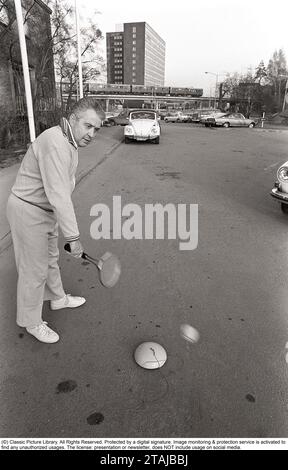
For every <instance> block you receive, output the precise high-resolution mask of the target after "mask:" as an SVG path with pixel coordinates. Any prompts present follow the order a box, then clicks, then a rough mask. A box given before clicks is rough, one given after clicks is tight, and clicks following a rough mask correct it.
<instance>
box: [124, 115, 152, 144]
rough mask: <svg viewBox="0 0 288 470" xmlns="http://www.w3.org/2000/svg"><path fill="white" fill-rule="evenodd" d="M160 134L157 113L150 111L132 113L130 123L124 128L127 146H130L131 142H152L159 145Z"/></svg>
mask: <svg viewBox="0 0 288 470" xmlns="http://www.w3.org/2000/svg"><path fill="white" fill-rule="evenodd" d="M160 132H161V130H160V125H159V119H158V116H157V113H156V111H153V110H150V109H142V110H139V111H132V112H131V113H130V115H129V123H128V125H127V126H125V128H124V137H125V144H129V142H131V140H140V141H141V140H151V141H153V142H154V143H155V144H159V142H160Z"/></svg>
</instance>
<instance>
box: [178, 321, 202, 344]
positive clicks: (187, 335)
mask: <svg viewBox="0 0 288 470" xmlns="http://www.w3.org/2000/svg"><path fill="white" fill-rule="evenodd" d="M180 333H181V336H182V338H183V339H186V341H190V343H197V341H198V340H199V338H200V334H199V332H198V331H197V330H196V328H193V326H191V325H188V324H184V325H181V326H180Z"/></svg>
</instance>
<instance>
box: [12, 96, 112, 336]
mask: <svg viewBox="0 0 288 470" xmlns="http://www.w3.org/2000/svg"><path fill="white" fill-rule="evenodd" d="M103 119H104V113H103V111H102V109H101V108H100V107H99V105H98V104H97V102H95V100H93V99H91V98H83V99H81V100H79V101H78V102H77V103H76V104H75V105H74V107H73V109H72V110H71V113H70V115H69V117H68V119H65V118H62V119H61V122H60V125H59V126H55V127H52V128H50V129H47V130H46V131H44V132H43V133H42V134H41V135H39V136H38V137H37V139H36V140H35V141H34V142H32V144H31V145H30V147H29V149H28V151H27V153H26V155H25V156H24V158H23V161H22V164H21V166H20V168H19V171H18V174H17V177H16V181H15V184H14V186H13V187H12V193H11V195H10V196H9V199H8V204H7V217H8V220H9V223H10V227H11V234H12V239H13V244H14V251H15V259H16V266H17V271H18V284H17V324H18V325H19V326H21V327H24V328H26V330H27V332H28V333H30V334H32V335H33V336H35V337H36V338H37V339H38V340H39V341H42V342H44V343H55V342H57V341H58V340H59V335H58V334H57V333H56V332H55V331H53V330H52V329H51V328H49V327H48V325H47V322H44V321H43V320H42V306H43V301H44V300H50V308H51V309H52V310H58V309H61V308H73V307H79V306H80V305H82V304H84V303H85V301H86V300H85V299H84V298H83V297H73V296H72V295H69V294H65V291H64V289H63V285H62V281H61V276H60V271H59V267H58V258H59V250H58V226H59V227H60V229H61V231H62V233H63V236H64V238H65V242H66V243H69V244H70V249H71V254H72V255H73V256H74V257H76V258H79V257H81V255H82V253H83V247H82V244H81V242H80V234H79V229H78V225H77V220H76V217H75V212H74V207H73V203H72V200H71V193H72V191H73V190H74V187H75V173H76V169H77V165H78V147H85V146H86V145H88V144H89V143H90V142H91V140H92V138H93V136H94V134H95V132H96V131H97V130H99V128H100V127H101V123H102V121H103Z"/></svg>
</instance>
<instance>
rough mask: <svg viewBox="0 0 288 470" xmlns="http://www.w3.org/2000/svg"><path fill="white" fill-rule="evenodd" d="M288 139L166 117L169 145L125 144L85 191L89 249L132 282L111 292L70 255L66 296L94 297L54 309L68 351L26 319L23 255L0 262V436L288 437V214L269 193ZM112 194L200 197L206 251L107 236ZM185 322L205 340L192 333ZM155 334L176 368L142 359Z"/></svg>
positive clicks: (142, 199)
mask: <svg viewBox="0 0 288 470" xmlns="http://www.w3.org/2000/svg"><path fill="white" fill-rule="evenodd" d="M110 131H111V132H113V133H114V134H115V133H116V134H117V135H119V139H121V138H122V132H123V130H122V128H116V129H115V128H111V129H109V132H110ZM106 132H107V131H106ZM287 143H288V132H282V131H274V130H266V131H265V130H264V131H263V130H261V129H209V128H208V129H206V128H205V127H197V126H193V125H189V124H167V125H163V126H162V136H161V142H160V145H153V144H149V143H148V144H147V143H132V144H130V145H125V144H124V143H123V144H121V145H120V146H119V147H118V148H117V149H116V150H115V151H114V152H113V153H111V155H109V157H108V158H107V159H106V160H105V161H103V162H102V163H101V165H99V166H97V167H96V168H95V170H93V171H91V172H90V174H89V175H88V176H87V177H86V178H84V179H83V180H82V181H81V182H80V184H79V185H78V187H77V189H76V191H75V195H74V201H75V207H76V212H77V215H78V221H79V226H80V230H81V234H82V241H83V244H84V245H85V250H86V251H87V252H88V253H89V254H91V255H92V256H93V255H99V254H102V253H103V252H104V251H107V250H109V251H112V252H114V253H116V254H117V255H118V256H119V258H120V260H121V263H122V269H123V271H122V275H121V279H120V281H119V283H118V285H117V286H116V287H114V288H113V289H105V288H104V287H102V286H101V285H100V284H99V281H98V280H97V273H96V269H95V268H94V267H93V266H91V265H88V264H87V263H85V262H84V261H78V260H75V259H73V258H71V257H69V256H68V255H66V254H65V253H63V251H62V254H61V269H62V276H63V281H64V285H65V286H66V290H67V292H68V293H69V292H70V293H73V294H75V295H77V294H79V295H84V296H86V298H87V303H86V304H85V306H84V307H81V308H79V309H78V310H75V311H71V310H70V311H66V310H62V311H58V312H50V311H49V308H48V305H45V307H44V319H45V320H47V321H48V322H49V324H50V326H51V327H54V328H55V330H56V331H57V332H58V333H59V334H60V337H61V339H60V342H59V343H57V344H55V345H44V344H41V343H39V342H37V341H36V340H35V339H34V338H32V336H30V335H28V334H26V333H25V331H24V330H22V329H20V328H18V327H17V326H16V325H15V302H16V300H15V286H16V273H15V265H14V261H13V252H12V249H11V248H10V249H9V250H7V251H6V252H5V253H3V254H2V255H1V293H0V295H1V312H2V315H1V333H0V335H1V356H2V361H1V366H0V367H1V419H0V436H1V437H7V436H8V437H129V438H133V437H137V438H140V437H147V438H153V437H154V438H155V437H162V438H164V437H167V438H168V437H173V438H176V437H235V438H237V437H255V438H257V437H258V438H264V437H286V438H287V437H288V391H287V390H288V388H287V378H288V374H287V364H286V362H285V354H286V352H287V350H286V349H285V345H286V343H287V341H288V335H287V326H288V315H287V313H288V312H287V310H288V289H287V286H288V275H287V264H288V255H287V223H288V220H287V216H285V215H283V214H282V213H281V211H280V206H279V204H278V203H277V202H275V201H274V200H272V198H271V197H270V195H269V192H270V189H271V187H272V186H273V183H274V176H275V171H276V169H277V166H278V165H279V164H280V163H282V162H283V161H285V160H286V159H287V152H286V149H287ZM96 149H97V144H95V151H96ZM113 196H121V201H122V207H123V206H125V205H126V204H129V203H131V204H137V205H138V206H139V207H140V208H142V209H143V213H144V206H145V204H155V203H160V204H163V205H165V204H167V203H171V204H174V205H175V207H177V205H178V204H187V205H189V204H197V205H198V210H199V232H198V246H197V248H196V249H194V250H190V251H189V250H188V251H187V250H186V251H181V250H180V249H179V239H178V238H176V239H167V236H166V237H165V239H164V240H157V239H154V240H147V239H142V240H140V239H136V240H127V239H124V238H123V237H122V239H117V240H113V239H112V237H113V230H112V228H111V229H110V230H111V231H110V236H111V239H110V240H109V239H106V240H103V239H102V240H99V241H96V240H94V239H92V238H91V235H90V228H91V223H92V222H93V220H95V217H91V216H90V210H91V207H92V206H94V205H95V204H98V203H102V204H106V205H107V206H108V207H109V208H110V215H111V217H112V215H113V210H112V209H113V207H112V200H113ZM124 221H125V219H124V218H123V220H122V222H123V223H124ZM144 224H145V217H144V216H143V227H144ZM186 323H187V324H189V325H192V326H193V327H194V328H196V329H197V330H198V331H199V333H200V339H199V341H198V342H197V343H194V344H192V343H189V342H187V341H186V340H184V339H183V338H182V337H181V335H180V326H181V324H186ZM143 341H155V342H158V343H160V344H161V345H162V346H163V347H165V349H166V351H167V354H168V360H167V362H166V364H165V365H164V366H163V367H162V368H161V369H157V370H146V369H143V368H141V367H139V366H138V365H137V364H136V363H135V361H134V359H133V352H134V350H135V348H136V347H137V346H138V345H139V344H140V343H141V342H143Z"/></svg>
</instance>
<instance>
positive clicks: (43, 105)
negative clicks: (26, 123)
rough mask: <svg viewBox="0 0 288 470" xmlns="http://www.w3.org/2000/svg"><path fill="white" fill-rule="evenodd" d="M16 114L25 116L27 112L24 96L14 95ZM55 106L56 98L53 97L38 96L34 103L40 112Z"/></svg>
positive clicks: (53, 108)
mask: <svg viewBox="0 0 288 470" xmlns="http://www.w3.org/2000/svg"><path fill="white" fill-rule="evenodd" d="M15 105H16V115H17V116H25V115H26V114H27V108H26V99H25V96H16V101H15ZM56 107H57V99H56V98H54V97H50V98H40V99H39V100H38V102H37V104H36V110H37V111H40V112H47V111H54V110H55V109H56Z"/></svg>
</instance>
